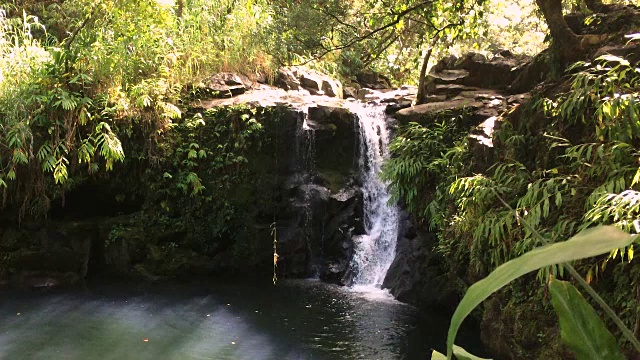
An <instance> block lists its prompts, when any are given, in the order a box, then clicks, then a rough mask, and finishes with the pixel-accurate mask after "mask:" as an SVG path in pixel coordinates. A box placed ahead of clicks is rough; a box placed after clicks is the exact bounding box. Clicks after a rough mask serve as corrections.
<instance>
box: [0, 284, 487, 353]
mask: <svg viewBox="0 0 640 360" xmlns="http://www.w3.org/2000/svg"><path fill="white" fill-rule="evenodd" d="M448 321H449V317H448V316H444V315H443V314H442V313H441V312H437V311H434V312H433V313H424V312H418V311H417V310H416V309H415V308H413V307H411V306H408V305H405V304H401V303H399V302H397V301H395V300H393V299H392V298H391V297H390V296H389V295H387V294H386V293H384V292H382V291H379V290H378V291H375V290H371V289H359V290H358V289H356V290H352V289H347V288H341V287H337V286H333V285H328V284H324V283H321V282H319V281H311V280H304V281H303V280H299V281H293V280H292V281H282V282H280V283H278V284H277V285H276V286H273V284H270V283H269V282H268V281H267V280H265V281H251V282H249V281H232V280H229V279H227V280H215V281H214V280H211V281H198V282H189V283H170V284H167V283H164V284H131V283H128V284H122V283H118V284H114V283H99V284H97V283H94V284H90V285H88V286H87V287H85V288H82V289H80V288H78V289H59V290H44V291H42V290H0V359H11V360H14V359H47V360H50V359H83V360H84V359H114V360H116V359H117V360H122V359H132V360H133V359H136V360H138V359H154V360H160V359H216V360H217V359H220V360H224V359H248V360H257V359H429V358H430V353H431V349H433V348H435V349H438V350H440V351H442V350H443V348H444V343H445V338H446V332H447V327H448ZM458 343H461V345H463V346H465V347H466V348H467V349H468V350H473V351H475V352H477V353H478V354H480V355H482V353H483V351H482V349H481V348H480V346H479V341H478V339H477V335H476V334H475V332H473V331H471V332H468V333H467V334H465V333H464V332H463V333H462V334H461V335H460V336H459V341H458Z"/></svg>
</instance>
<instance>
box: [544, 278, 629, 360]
mask: <svg viewBox="0 0 640 360" xmlns="http://www.w3.org/2000/svg"><path fill="white" fill-rule="evenodd" d="M549 289H550V291H551V303H552V304H553V308H554V309H555V311H556V314H557V315H558V318H559V319H560V332H561V334H562V341H563V342H564V344H565V345H567V346H568V347H569V349H571V350H572V351H573V352H574V353H575V354H576V356H577V358H578V360H592V359H610V360H624V356H622V354H621V353H620V349H618V345H617V344H616V340H615V338H614V337H613V335H611V333H610V332H609V330H607V328H606V327H605V325H604V322H602V319H600V317H599V316H598V314H597V313H596V311H595V310H594V309H593V307H591V305H589V303H588V302H587V301H586V300H585V299H584V297H582V295H581V294H580V292H579V291H578V290H577V289H576V288H575V287H574V286H573V285H571V284H570V283H568V282H566V281H560V280H552V281H551V284H550V285H549Z"/></svg>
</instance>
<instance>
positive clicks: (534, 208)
mask: <svg viewBox="0 0 640 360" xmlns="http://www.w3.org/2000/svg"><path fill="white" fill-rule="evenodd" d="M524 3H526V2H524V1H523V5H522V6H520V2H519V1H512V2H505V1H498V0H495V1H480V0H478V1H473V0H466V1H459V2H455V6H451V4H449V3H448V2H446V1H439V0H434V1H417V0H416V1H404V2H395V3H394V2H391V3H387V2H384V1H368V0H351V1H324V2H303V1H289V0H275V1H267V0H235V1H226V0H216V1H204V0H179V1H175V2H174V1H159V0H139V1H132V0H100V1H91V2H87V1H82V0H66V1H45V2H37V1H28V0H25V1H12V2H9V3H7V4H3V5H1V6H0V189H2V193H3V201H2V208H3V209H5V210H7V211H6V212H3V220H6V219H9V220H10V221H14V220H15V222H19V221H22V220H23V219H25V218H43V217H46V216H48V215H50V209H51V208H52V204H53V203H54V202H60V203H62V204H63V203H64V199H65V194H67V193H69V192H70V191H72V190H74V189H78V188H80V187H82V186H83V185H86V184H88V183H91V184H96V183H98V184H102V185H104V184H109V185H108V186H106V187H103V188H101V189H100V190H104V191H106V192H108V193H109V195H110V196H111V195H113V196H115V197H116V200H117V201H118V202H119V203H128V202H136V201H138V200H136V199H137V198H144V205H141V206H144V207H146V208H145V210H146V211H145V212H144V213H143V214H142V215H140V216H139V217H138V218H137V219H136V220H135V223H134V224H127V225H122V224H117V225H116V226H113V227H112V228H111V229H110V235H109V237H110V240H111V241H118V240H119V239H120V238H123V237H124V236H125V235H126V234H127V233H131V232H132V231H134V230H136V231H141V232H144V231H147V230H148V229H150V228H153V229H155V231H156V232H157V233H153V234H152V235H147V236H149V237H154V236H155V235H159V234H160V233H162V232H180V231H182V232H187V233H188V235H187V236H186V239H187V240H186V241H188V242H191V243H192V244H191V248H196V247H198V248H200V249H201V250H202V252H203V253H208V254H216V253H218V252H220V251H223V247H225V246H226V247H228V246H232V244H233V241H231V240H230V239H232V238H233V236H234V234H235V230H236V229H237V228H238V227H241V226H246V224H245V223H243V218H242V216H241V215H239V213H240V210H239V209H241V208H242V206H243V205H244V204H245V203H246V202H247V201H249V200H247V199H246V198H243V196H242V195H241V194H240V193H242V192H243V191H242V190H240V191H235V190H237V189H236V186H237V185H238V184H239V183H241V182H242V181H247V177H249V175H250V174H249V173H248V169H247V167H246V166H245V165H246V162H247V153H249V152H252V151H253V152H257V151H258V150H259V149H262V148H264V147H269V146H274V147H275V146H276V145H277V144H278V141H280V140H278V139H277V137H278V132H277V131H275V130H273V129H276V128H277V124H279V123H280V121H282V118H283V114H282V113H279V112H278V111H276V110H273V111H271V110H264V111H263V110H260V111H257V110H255V109H248V108H243V107H239V108H231V109H222V110H216V111H213V110H211V111H208V112H204V113H198V112H197V111H193V109H191V108H190V107H189V103H188V101H189V99H191V98H193V97H195V96H197V95H198V92H197V88H198V86H200V85H202V83H203V82H204V81H206V79H207V78H208V77H209V76H210V75H212V74H215V73H218V72H221V71H233V72H238V73H242V74H244V75H246V76H248V77H249V78H250V79H252V80H256V81H257V80H259V81H262V82H269V81H271V80H273V76H274V73H275V72H276V70H277V69H278V68H279V67H280V66H282V65H290V64H307V65H309V66H311V67H315V68H318V69H322V70H324V71H326V72H329V73H331V74H333V75H335V76H337V77H339V78H341V79H343V80H345V82H349V81H350V80H351V79H352V78H353V77H354V76H357V75H359V74H362V73H363V72H368V71H377V72H381V73H385V74H388V75H389V76H391V78H392V79H393V80H394V82H396V83H401V82H410V83H419V81H420V79H424V74H425V71H426V69H427V67H428V66H427V65H429V64H430V63H433V61H434V59H437V58H438V57H440V56H442V55H444V54H445V53H448V52H456V53H459V52H462V51H465V50H468V49H482V50H485V51H494V50H498V49H500V48H504V47H512V48H513V49H514V50H515V51H517V52H520V53H527V54H534V53H536V52H538V51H539V50H540V48H541V47H542V46H543V45H542V38H543V37H544V34H545V32H546V28H547V25H548V27H549V31H550V35H551V37H550V38H548V39H547V40H552V42H553V45H554V48H553V50H554V51H555V53H554V54H553V55H552V56H554V57H553V61H554V63H555V64H556V68H554V71H555V72H553V73H552V79H549V82H547V83H546V85H545V86H544V87H542V88H539V89H538V90H537V91H536V92H535V93H534V97H533V99H532V100H531V101H530V102H529V103H528V104H526V105H523V106H521V107H519V108H517V109H516V110H515V111H514V112H512V113H510V114H504V116H503V118H502V119H501V120H500V121H499V122H500V124H501V126H500V127H499V128H496V131H495V133H494V134H493V146H494V147H493V154H494V155H493V158H492V159H491V161H487V159H486V158H485V157H484V155H482V156H479V155H478V154H476V153H475V152H474V148H473V147H472V146H471V144H470V140H469V138H468V136H467V135H468V132H469V128H470V126H471V125H472V124H471V123H470V122H469V120H468V118H467V117H466V114H465V113H462V114H457V115H456V116H450V114H442V115H441V116H439V117H438V118H437V119H431V121H430V122H425V123H423V124H422V125H421V124H417V123H411V124H408V125H406V126H403V127H400V128H399V129H398V131H397V135H396V138H395V140H394V142H393V144H392V145H391V152H392V154H393V156H394V158H393V159H392V160H391V161H390V162H389V163H388V164H387V166H386V168H385V172H384V177H385V179H386V180H388V181H390V183H391V188H392V190H393V192H394V196H395V199H397V200H402V201H403V203H404V204H406V208H407V210H408V211H409V212H410V213H411V214H412V215H413V217H414V218H415V219H416V220H417V221H418V222H419V223H420V224H422V225H424V226H428V227H429V228H430V229H431V231H433V232H435V233H436V234H437V236H438V245H437V249H436V250H437V251H438V252H439V253H440V254H441V255H442V257H443V258H444V259H445V260H446V264H447V265H446V266H447V270H448V271H449V272H450V273H451V274H452V276H453V277H455V278H456V279H458V280H461V281H455V282H453V281H452V284H455V285H452V286H458V287H459V291H460V292H461V293H462V292H464V291H465V290H466V288H467V285H468V284H469V283H470V282H473V281H475V280H478V279H480V278H482V277H484V276H486V275H487V274H489V273H490V272H491V271H493V270H494V269H495V268H496V267H498V266H499V265H502V264H504V263H507V262H509V261H511V260H514V259H516V258H518V257H520V256H522V255H523V254H526V253H529V252H530V251H531V250H532V249H534V248H537V247H539V246H541V245H543V244H546V243H555V242H559V241H561V240H564V239H567V238H570V237H572V236H573V235H575V234H576V233H578V232H579V231H580V230H583V229H586V228H589V227H592V226H595V225H614V226H616V227H618V228H619V229H622V230H624V231H626V232H632V233H637V232H639V231H640V223H639V222H638V218H639V217H640V201H639V199H640V169H639V168H638V161H639V160H638V159H639V158H640V117H639V116H640V115H639V114H640V99H639V96H640V70H639V69H638V67H637V64H636V63H634V62H633V59H627V58H625V57H618V56H603V57H599V58H597V59H595V60H594V61H593V62H590V63H585V62H575V60H578V59H576V58H575V57H576V54H578V55H580V54H582V55H584V54H585V53H586V52H587V50H586V49H585V48H584V47H583V45H582V44H586V43H589V42H590V41H591V42H593V41H595V42H598V41H603V40H601V39H600V38H594V37H588V36H586V35H576V34H573V33H568V32H567V31H566V29H567V27H566V26H563V25H562V24H558V16H557V15H558V14H559V15H562V5H564V6H565V7H567V8H569V7H572V8H574V9H578V10H583V11H591V10H602V9H604V7H605V6H606V5H604V4H602V3H601V2H599V1H585V4H582V2H574V3H573V4H569V3H567V2H565V3H564V4H563V3H562V2H561V1H554V0H538V1H537V2H536V3H537V5H538V6H537V7H536V6H533V4H524ZM516 8H517V9H518V13H517V14H516V13H515V12H513V11H510V10H513V9H516ZM560 18H561V16H560ZM587 19H588V21H590V22H592V23H595V24H596V25H597V23H598V18H597V17H587ZM522 34H529V35H527V36H522ZM587 40H588V41H587ZM627 40H628V41H629V42H630V43H631V45H635V44H636V43H637V41H638V39H637V35H632V36H630V37H629V38H628V39H627ZM585 46H586V45H585ZM583 57H584V56H583ZM571 64H573V65H571ZM569 65H571V66H569ZM267 123H268V124H269V126H267V125H265V124H267ZM274 131H275V132H274ZM277 152H278V150H277V149H270V152H268V155H272V154H275V156H277ZM263 155H264V154H263ZM265 161H266V160H265ZM275 161H277V159H276V160H275ZM276 166H277V164H276ZM262 175H263V174H262ZM98 180H99V181H98ZM239 194H240V195H239ZM256 194H257V193H256V192H253V193H251V195H256ZM234 196H235V198H234ZM245 196H246V195H245ZM256 196H258V195H256ZM264 196H265V197H267V196H270V195H264ZM272 200H273V199H272V198H265V199H262V200H260V199H258V200H257V202H260V201H263V202H264V204H265V205H264V206H265V207H266V206H270V205H271V203H272ZM252 201H253V200H252ZM138 205H139V204H138ZM265 213H267V212H265ZM203 219H204V220H205V221H206V226H196V225H197V224H201V223H202V222H203ZM524 222H526V223H527V224H529V225H530V227H527V226H524V225H523V223H524ZM156 237H157V238H161V236H156ZM203 239H207V240H206V241H205V240H203ZM211 239H216V241H210V240H211ZM212 244H216V246H213V245H212ZM156 245H158V244H153V246H154V249H156V250H157V251H158V252H164V253H169V254H170V256H169V257H173V258H174V260H172V261H171V262H170V263H168V264H167V263H162V261H165V260H166V259H168V258H169V257H168V256H164V257H163V256H157V259H158V262H157V264H155V266H156V267H157V268H156V269H152V271H153V272H155V273H162V272H167V273H171V271H174V270H175V268H176V267H180V266H183V265H184V264H183V263H181V260H180V258H179V256H178V250H177V249H176V248H178V247H179V245H181V244H175V243H172V242H170V241H167V242H165V243H163V244H161V245H158V246H157V247H155V246H156ZM263 245H266V247H267V248H268V247H270V246H271V243H268V242H265V244H263ZM234 253H236V254H238V257H241V256H245V255H246V256H248V254H247V253H249V251H248V250H247V249H244V248H238V249H234ZM187 255H188V256H191V255H190V254H187ZM187 255H185V256H187ZM175 259H177V260H175ZM637 264H638V260H637V257H635V258H634V246H633V245H629V246H627V247H624V248H622V249H618V250H614V251H613V252H612V253H611V254H610V255H609V256H599V257H595V258H591V259H588V260H582V261H579V262H577V263H576V264H575V267H576V269H577V270H578V271H579V272H580V273H582V274H584V275H585V276H586V278H587V281H588V282H590V283H591V284H592V285H593V286H594V287H595V288H596V289H597V290H598V291H599V292H600V293H601V294H602V295H603V296H604V298H605V299H606V300H607V302H608V303H609V304H610V305H611V306H612V307H613V308H614V309H615V311H616V312H617V313H618V314H619V315H620V316H621V318H622V320H623V321H624V322H625V324H626V325H627V326H628V327H630V328H631V329H632V330H633V331H634V332H635V335H636V337H637V336H638V335H639V334H640V308H639V304H640V271H638V266H637ZM563 269H564V268H563V267H562V266H557V265H554V266H550V267H543V268H542V269H540V271H539V272H538V274H537V279H538V280H541V281H542V282H544V281H546V280H547V279H548V278H549V276H550V274H551V275H553V276H554V277H562V276H563V275H564V274H563V271H564V270H563ZM147 270H148V269H147ZM539 283H540V281H536V277H534V276H529V277H525V278H523V279H520V280H517V281H516V282H515V283H513V284H512V285H510V286H508V287H506V288H505V289H504V290H502V292H501V293H500V294H498V297H497V299H495V300H494V304H493V305H491V304H488V305H487V309H488V310H487V311H486V312H485V313H486V314H488V315H486V316H496V317H497V316H498V315H495V309H496V308H498V309H506V310H505V311H504V313H503V314H499V315H501V316H503V318H504V319H514V318H518V317H521V318H524V319H532V320H533V321H531V326H530V327H527V329H525V330H519V331H516V332H515V336H516V337H520V338H524V337H530V338H534V339H536V340H535V342H536V345H539V344H547V343H549V342H551V341H550V340H549V339H548V337H547V335H549V332H550V331H553V330H548V329H545V326H546V324H548V322H547V319H548V317H549V315H550V314H551V307H552V305H551V303H550V302H549V299H548V297H547V293H546V291H547V290H546V288H545V287H544V286H539ZM556 291H559V290H558V289H556ZM496 304H497V305H496ZM491 309H494V311H493V313H492V312H491ZM608 325H611V324H608ZM501 326H504V324H503V323H498V322H496V327H501ZM501 330H502V331H500V333H506V332H507V330H505V329H501ZM621 345H622V347H623V348H625V349H627V350H628V349H630V346H629V344H628V343H624V342H623V343H622V344H621ZM529 350H530V349H529ZM516 351H521V352H522V353H520V354H518V355H519V356H521V357H523V358H524V357H525V356H529V357H530V356H531V354H526V353H525V352H526V351H527V349H518V350H516ZM540 356H542V355H540Z"/></svg>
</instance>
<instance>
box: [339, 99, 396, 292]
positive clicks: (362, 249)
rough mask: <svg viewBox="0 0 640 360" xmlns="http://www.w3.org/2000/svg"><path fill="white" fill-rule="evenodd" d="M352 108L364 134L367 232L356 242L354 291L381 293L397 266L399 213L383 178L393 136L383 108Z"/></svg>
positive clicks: (361, 155)
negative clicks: (392, 264)
mask: <svg viewBox="0 0 640 360" xmlns="http://www.w3.org/2000/svg"><path fill="white" fill-rule="evenodd" d="M349 108H350V110H351V111H352V112H354V113H355V114H356V116H357V118H358V128H359V132H360V136H359V140H360V141H359V147H360V148H359V158H358V163H359V167H360V170H361V173H362V192H363V197H364V214H365V219H364V225H365V232H366V234H364V235H359V236H356V237H355V238H354V242H355V243H356V252H355V255H354V258H353V263H352V268H353V269H354V271H355V273H356V275H355V277H354V289H355V290H361V291H367V289H369V290H377V289H380V288H381V286H382V282H383V281H384V277H385V275H386V274H387V270H389V266H390V265H391V263H392V262H393V258H394V256H395V247H396V240H397V237H398V209H397V207H396V206H393V205H390V204H389V197H390V195H389V192H388V191H387V184H385V183H383V182H382V181H381V180H380V178H379V175H380V171H381V167H382V164H383V162H384V160H385V159H386V158H387V157H388V155H389V150H388V145H389V137H390V136H389V131H388V129H387V124H386V115H385V113H384V107H383V106H379V105H364V104H360V103H352V104H350V105H349Z"/></svg>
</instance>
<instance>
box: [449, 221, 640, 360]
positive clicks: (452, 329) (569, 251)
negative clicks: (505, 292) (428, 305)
mask: <svg viewBox="0 0 640 360" xmlns="http://www.w3.org/2000/svg"><path fill="white" fill-rule="evenodd" d="M634 239H635V237H634V236H631V235H629V234H627V233H625V232H623V231H622V230H619V229H617V228H615V227H613V226H598V227H595V228H592V229H587V230H584V231H582V232H580V233H579V234H577V235H576V236H574V237H572V238H570V239H569V240H567V241H564V242H559V243H555V244H550V245H545V246H542V247H539V248H537V249H534V250H532V251H530V252H528V253H526V254H524V255H522V256H520V257H519V258H516V259H514V260H511V261H509V262H507V263H505V264H503V265H501V266H499V267H498V268H496V269H495V270H494V271H492V272H491V274H489V276H487V277H486V278H484V279H482V280H480V281H478V282H477V283H475V284H473V285H472V286H471V287H469V289H468V290H467V293H466V294H465V296H464V298H463V299H462V301H461V302H460V304H459V305H458V308H457V309H456V311H455V313H454V314H453V317H452V319H451V325H450V326H449V334H448V337H447V359H451V358H452V355H453V342H454V340H455V338H456V334H457V333H458V329H459V328H460V325H461V324H462V322H463V321H464V319H465V318H466V317H467V316H468V315H469V314H470V313H471V311H473V309H475V307H476V306H478V305H479V304H480V303H481V302H482V301H484V300H485V299H486V298H488V297H489V296H490V295H491V294H493V293H494V292H496V291H498V290H499V289H501V288H502V287H503V286H505V285H507V284H508V283H510V282H511V281H513V280H514V279H517V278H519V277H520V276H522V275H524V274H527V273H529V272H531V271H534V270H538V269H540V268H543V267H546V266H550V265H553V264H561V263H565V262H569V261H574V260H579V259H584V258H588V257H592V256H597V255H602V254H607V253H609V252H610V251H611V250H613V249H619V248H622V247H626V246H628V245H629V244H631V243H632V242H633V241H634Z"/></svg>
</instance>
